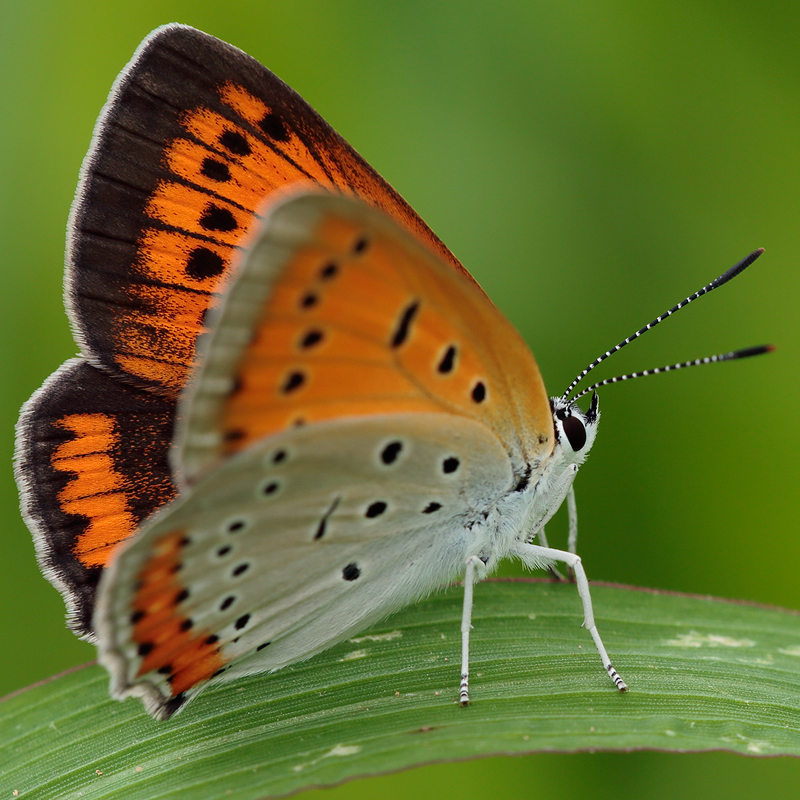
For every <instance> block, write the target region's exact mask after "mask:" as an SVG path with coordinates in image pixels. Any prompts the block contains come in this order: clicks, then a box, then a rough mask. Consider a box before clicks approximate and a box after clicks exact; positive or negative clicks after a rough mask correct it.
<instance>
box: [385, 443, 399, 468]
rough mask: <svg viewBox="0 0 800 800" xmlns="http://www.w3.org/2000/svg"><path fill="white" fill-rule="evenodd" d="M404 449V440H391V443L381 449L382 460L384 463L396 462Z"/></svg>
mask: <svg viewBox="0 0 800 800" xmlns="http://www.w3.org/2000/svg"><path fill="white" fill-rule="evenodd" d="M402 449H403V443H402V442H398V441H394V442H389V444H387V445H386V447H384V448H383V450H381V461H383V463H384V464H394V462H395V461H397V457H398V456H399V455H400V452H401V451H402Z"/></svg>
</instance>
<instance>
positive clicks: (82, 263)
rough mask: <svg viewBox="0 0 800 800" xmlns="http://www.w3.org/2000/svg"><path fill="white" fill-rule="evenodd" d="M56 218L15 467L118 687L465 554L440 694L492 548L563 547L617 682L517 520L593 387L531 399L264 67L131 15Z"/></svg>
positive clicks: (436, 265)
mask: <svg viewBox="0 0 800 800" xmlns="http://www.w3.org/2000/svg"><path fill="white" fill-rule="evenodd" d="M69 231H70V232H69V239H68V252H67V263H68V267H67V280H66V284H67V307H68V312H69V316H70V320H71V322H72V324H73V327H74V330H75V336H76V339H77V340H78V342H79V344H80V347H81V352H82V357H81V358H76V359H73V360H71V361H68V362H67V363H66V364H64V365H63V366H62V367H61V368H60V369H59V370H58V371H57V372H55V373H54V374H53V375H52V376H51V377H50V379H49V380H48V381H47V382H46V383H45V385H44V386H43V387H42V388H41V389H40V390H39V391H38V392H37V393H36V394H35V395H34V396H33V397H32V398H31V400H30V401H29V402H28V404H27V405H26V406H25V408H24V409H23V412H22V416H21V419H20V423H19V426H18V443H17V476H18V481H19V484H20V489H21V493H22V498H23V509H24V513H25V516H26V520H27V521H28V524H29V525H30V527H31V529H32V530H33V531H34V538H35V542H36V547H37V553H38V557H39V561H40V564H41V567H42V570H43V571H44V573H45V575H46V576H47V577H48V579H49V580H50V581H51V582H52V583H53V584H54V585H55V586H56V587H57V588H58V589H59V591H60V592H61V593H62V595H63V596H64V598H65V601H66V604H67V609H68V622H69V625H70V627H71V628H72V629H73V630H74V631H75V632H76V633H77V634H78V635H79V636H81V637H82V638H85V639H88V640H90V641H97V642H98V645H99V647H100V653H101V660H102V661H103V663H104V664H106V666H107V667H108V668H109V670H110V671H111V673H112V692H113V693H114V694H115V696H118V697H125V696H127V695H138V696H140V697H142V699H143V700H144V702H145V705H146V707H147V708H148V710H149V711H150V713H152V714H153V715H154V716H156V717H158V718H167V717H169V716H170V715H171V714H173V713H175V711H177V710H178V709H180V708H181V707H182V706H183V705H184V704H185V702H186V701H187V700H188V699H190V698H191V697H193V696H194V695H196V694H197V693H198V692H199V691H200V690H201V689H202V688H203V687H204V686H205V685H207V684H208V683H209V682H211V681H215V680H229V679H231V678H233V677H236V676H239V675H245V674H251V673H253V672H261V671H268V670H272V669H277V668H279V667H281V666H284V665H286V664H289V663H292V662H294V661H297V660H299V659H302V658H307V657H309V656H311V655H313V654H314V653H317V652H319V651H320V650H323V649H325V648H326V647H328V646H330V645H331V644H333V643H335V642H337V641H341V640H342V639H344V638H346V637H347V636H348V635H352V634H353V633H355V632H357V631H358V630H361V629H363V628H364V627H366V626H367V625H368V624H370V623H371V622H374V621H375V620H377V619H379V618H380V617H382V616H385V615H386V614H387V613H389V612H390V611H392V610H394V609H396V608H398V607H401V606H403V605H406V604H408V603H410V602H412V601H413V600H414V599H415V598H417V597H419V596H421V595H423V594H425V593H427V592H430V591H432V590H434V589H435V588H437V587H439V586H441V585H443V584H444V583H446V582H447V581H448V580H452V579H453V578H456V577H460V576H465V600H464V623H463V625H462V638H463V643H462V644H463V647H462V683H461V693H460V699H461V702H462V704H466V703H468V702H469V694H468V649H469V648H468V644H469V629H470V615H471V606H472V586H473V583H474V581H475V580H477V579H479V578H481V577H483V576H484V575H485V574H487V573H488V572H490V571H491V570H492V569H493V568H494V567H495V566H496V564H497V563H498V562H499V561H500V560H501V559H502V558H504V557H506V556H515V557H518V558H520V559H521V560H523V561H524V562H525V563H526V564H528V565H529V566H532V567H543V566H551V565H552V564H553V563H555V562H557V561H562V562H564V563H566V564H567V565H568V566H569V567H570V568H571V569H572V570H574V573H575V577H576V579H577V583H578V589H579V592H580V595H581V598H582V601H583V606H584V624H585V626H586V627H587V629H589V631H590V633H591V635H592V637H593V639H594V641H595V644H596V646H597V648H598V651H599V652H600V656H601V659H602V661H603V665H604V667H605V668H606V670H607V671H608V673H609V675H610V676H611V678H612V679H613V680H614V682H615V684H616V685H617V687H618V688H619V689H620V690H624V689H626V688H627V687H626V686H625V684H624V682H623V681H622V679H621V678H620V677H619V675H618V674H617V673H616V671H615V670H614V668H613V667H612V666H611V662H610V661H609V659H608V656H607V654H606V652H605V649H604V647H603V644H602V642H601V640H600V637H599V634H598V633H597V629H596V627H595V625H594V619H593V615H592V608H591V600H590V597H589V590H588V584H587V581H586V577H585V574H584V572H583V568H582V566H581V562H580V559H579V558H578V557H577V556H576V555H575V554H574V552H564V551H559V550H554V549H552V548H549V547H548V546H547V542H546V539H545V538H544V525H545V523H546V522H547V520H548V519H549V518H550V517H551V516H552V514H553V513H554V512H555V511H556V509H557V508H558V507H559V506H560V504H561V503H562V501H563V500H564V498H566V497H567V496H568V495H569V494H570V492H571V486H572V481H573V479H574V477H575V474H576V473H577V470H578V467H579V466H580V464H581V463H582V462H583V460H584V459H585V457H586V455H587V453H588V451H589V449H590V448H591V445H592V443H593V441H594V437H595V435H596V429H597V423H598V419H599V411H598V404H597V396H596V395H594V397H593V399H592V402H591V404H590V407H589V410H588V411H587V412H586V413H584V412H582V411H581V410H580V409H579V408H578V407H577V405H576V404H575V398H573V399H568V395H569V394H570V391H571V389H572V388H573V387H570V390H569V391H568V392H567V393H565V395H564V396H563V397H560V398H554V399H553V400H549V399H548V397H547V394H546V392H545V389H544V385H543V383H542V379H541V376H540V374H539V370H538V368H537V366H536V363H535V361H534V359H533V357H532V355H531V353H530V351H529V350H528V348H527V347H526V346H525V344H524V342H523V341H522V339H521V338H520V337H519V335H518V334H517V332H516V331H515V330H514V329H513V328H512V327H511V325H510V324H509V323H508V322H507V321H506V320H505V318H504V317H503V316H502V315H501V314H500V313H499V312H498V311H497V309H496V308H495V307H494V306H493V305H492V303H491V302H490V301H489V300H488V298H487V297H486V296H485V294H484V293H483V292H482V290H481V289H480V288H479V287H478V286H477V284H476V283H475V281H474V280H473V279H472V278H471V277H470V276H469V274H468V273H467V272H466V270H464V268H463V267H462V266H461V265H460V264H459V262H458V261H457V260H456V259H455V257H454V256H453V255H452V254H451V253H450V251H449V250H447V249H446V248H445V247H444V245H443V244H442V243H441V242H440V241H439V239H437V238H436V236H435V235H434V234H433V233H432V232H431V231H430V230H429V229H428V228H427V226H426V225H425V224H424V223H423V222H422V220H420V219H419V217H418V216H417V215H416V214H415V213H414V212H413V211H412V210H411V209H410V208H409V206H408V205H407V204H406V203H405V202H404V201H403V200H402V198H400V197H399V195H398V194H397V193H396V192H395V191H394V190H393V189H392V188H391V187H390V186H389V185H388V184H386V182H385V181H383V180H382V179H381V178H380V177H379V176H378V175H377V174H376V173H375V172H374V170H372V169H371V168H370V167H369V166H368V165H367V164H366V163H365V162H364V161H363V159H361V158H360V157H359V156H358V155H357V154H356V153H355V151H353V149H352V148H351V147H350V146H349V145H348V144H347V143H346V142H345V141H344V140H342V139H341V137H339V136H338V135H337V134H336V133H335V132H334V131H333V130H332V129H331V128H330V127H329V126H328V125H327V124H326V123H325V122H324V121H323V120H322V119H321V118H320V117H319V116H318V115H317V114H316V113H315V112H314V111H313V110H312V109H311V108H310V107H309V106H308V105H307V104H306V103H305V102H304V101H303V100H302V99H301V98H300V97H299V96H298V95H297V94H295V93H294V92H293V91H292V90H291V89H290V88H289V87H287V86H286V85H285V84H284V83H282V82H281V81H280V80H278V78H276V77H275V76H274V75H273V74H272V73H270V72H269V71H268V70H266V69H265V68H264V67H263V66H261V65H260V64H259V63H257V62H256V61H254V60H253V59H251V58H250V57H249V56H247V55H245V54H244V53H242V52H241V51H239V50H237V49H235V48H234V47H231V46H230V45H227V44H224V43H223V42H220V41H219V40H217V39H214V38H213V37H210V36H207V35H206V34H203V33H200V32H199V31H196V30H193V29H191V28H187V27H185V26H181V25H168V26H165V27H163V28H160V29H158V30H156V31H155V32H154V33H153V34H151V35H150V36H149V37H148V38H147V39H146V40H145V41H144V42H143V43H142V45H141V46H140V48H139V49H138V51H137V52H136V54H135V55H134V57H133V60H132V61H131V63H130V64H129V65H128V66H127V67H126V69H125V70H124V71H123V72H122V74H121V75H120V77H119V78H118V80H117V82H116V84H115V85H114V87H113V89H112V91H111V95H110V98H109V102H108V104H107V106H106V108H105V110H104V112H103V114H102V115H101V117H100V119H99V121H98V123H97V127H96V129H95V135H94V139H93V142H92V146H91V149H90V151H89V154H88V156H87V157H86V160H85V162H84V167H83V171H82V175H81V180H80V184H79V187H78V191H77V195H76V199H75V203H74V206H73V210H72V215H71V219H70V228H69ZM756 255H757V253H756V254H753V256H751V257H749V259H745V261H743V262H741V263H740V264H739V265H737V266H736V267H735V268H734V269H733V270H730V271H729V272H728V273H726V274H725V275H724V276H722V277H721V278H720V279H718V280H717V281H715V282H714V283H713V284H710V285H709V286H708V287H706V288H705V289H704V290H702V291H701V292H700V293H697V295H694V296H692V297H691V298H687V301H685V302H688V301H690V300H692V299H694V297H696V296H699V295H700V294H702V293H705V292H706V291H709V290H710V289H712V288H715V287H716V286H717V285H720V284H721V283H724V282H725V281H726V280H728V279H729V278H730V277H732V276H733V274H738V272H740V271H741V270H742V269H744V268H745V267H746V266H747V265H748V264H749V263H751V262H752V260H754V258H755V257H756ZM680 305H682V304H680ZM680 305H679V307H680ZM669 313H671V312H669ZM657 321H660V318H659V320H657ZM649 327H650V326H648V328H649ZM644 330H645V329H642V331H639V333H637V334H636V335H637V336H638V335H639V334H641V333H642V332H643V331H644ZM632 338H635V337H631V339H632ZM629 340H630V339H629ZM629 340H626V341H625V342H623V343H621V344H620V345H619V346H618V347H617V348H615V349H619V347H620V346H624V344H626V343H627V342H628V341H629ZM758 351H759V352H763V351H764V348H761V349H759V350H758ZM610 352H611V351H609V353H607V354H606V355H609V354H610ZM754 353H755V351H740V352H739V353H734V354H728V356H726V358H733V357H741V356H742V355H751V354H754ZM604 357H605V356H603V357H602V358H604ZM602 358H601V359H598V362H599V361H600V360H602ZM592 366H594V365H592ZM590 369H591V367H590ZM586 372H588V370H586V371H584V373H582V374H581V376H580V377H583V375H585V374H586ZM573 386H574V384H573ZM134 534H136V535H135V536H134ZM537 535H538V537H539V540H540V544H539V545H534V544H533V543H532V541H533V539H534V538H535V537H536V536H537ZM98 585H99V602H98Z"/></svg>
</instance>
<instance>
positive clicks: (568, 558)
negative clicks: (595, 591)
mask: <svg viewBox="0 0 800 800" xmlns="http://www.w3.org/2000/svg"><path fill="white" fill-rule="evenodd" d="M514 550H515V552H516V553H517V555H518V556H519V557H520V558H521V559H522V560H523V561H524V562H525V563H527V564H529V565H534V566H539V565H541V564H543V563H544V564H546V563H547V562H548V561H550V562H552V561H561V562H562V563H564V564H566V565H567V567H568V568H569V569H571V570H572V571H573V573H574V574H575V581H576V583H577V585H578V594H579V595H580V598H581V602H582V603H583V627H584V628H586V629H587V630H588V631H589V633H590V634H591V637H592V640H593V641H594V646H595V647H596V648H597V652H598V653H599V654H600V660H601V661H602V662H603V667H605V670H606V672H607V673H608V676H609V677H610V678H611V680H612V681H614V684H615V685H616V687H617V689H619V690H620V691H621V692H627V691H628V685H627V684H626V683H625V681H624V680H622V677H621V676H620V674H619V673H618V672H617V671H616V670H615V669H614V667H613V665H612V664H611V660H610V659H609V657H608V653H607V652H606V648H605V646H604V645H603V640H602V639H601V638H600V634H599V633H598V632H597V626H596V625H595V623H594V612H593V611H592V597H591V595H590V593H589V581H588V580H587V579H586V573H585V572H584V569H583V564H582V563H581V559H580V556H577V555H575V553H567V552H566V551H564V550H555V549H554V548H552V547H539V546H537V545H535V544H528V543H527V542H518V543H517V545H516V547H515V548H514ZM462 630H463V628H462Z"/></svg>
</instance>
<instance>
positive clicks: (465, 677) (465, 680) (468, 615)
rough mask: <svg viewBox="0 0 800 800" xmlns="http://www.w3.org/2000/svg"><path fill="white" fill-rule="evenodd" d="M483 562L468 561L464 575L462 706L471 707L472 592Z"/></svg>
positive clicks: (459, 696) (475, 558) (460, 695)
mask: <svg viewBox="0 0 800 800" xmlns="http://www.w3.org/2000/svg"><path fill="white" fill-rule="evenodd" d="M479 565H480V566H482V565H483V562H482V561H481V560H480V558H478V556H470V557H469V558H468V559H467V571H466V574H465V575H464V610H463V612H462V614H461V691H460V692H459V695H458V701H459V703H460V704H461V705H462V706H468V705H469V632H470V631H471V630H472V590H473V587H474V586H475V582H476V580H477V579H478V575H477V574H476V571H477V569H478V566H479Z"/></svg>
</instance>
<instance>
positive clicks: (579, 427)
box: [550, 392, 600, 466]
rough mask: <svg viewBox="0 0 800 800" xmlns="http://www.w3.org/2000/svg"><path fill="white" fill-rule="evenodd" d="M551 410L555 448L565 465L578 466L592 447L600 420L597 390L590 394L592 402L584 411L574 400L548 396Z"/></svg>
mask: <svg viewBox="0 0 800 800" xmlns="http://www.w3.org/2000/svg"><path fill="white" fill-rule="evenodd" d="M550 407H551V408H552V410H553V428H554V429H555V434H556V449H561V454H562V457H563V459H564V463H565V466H566V465H568V464H576V465H577V466H580V465H581V464H583V462H584V461H585V460H586V456H587V455H588V454H589V451H590V450H591V449H592V445H593V444H594V440H595V437H596V436H597V424H598V422H599V421H600V408H599V405H598V400H597V392H594V393H593V394H592V402H591V403H590V404H589V408H588V410H587V411H586V412H584V411H582V410H581V408H580V407H579V406H578V404H577V403H576V402H575V401H574V400H565V399H564V398H563V397H552V398H550Z"/></svg>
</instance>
